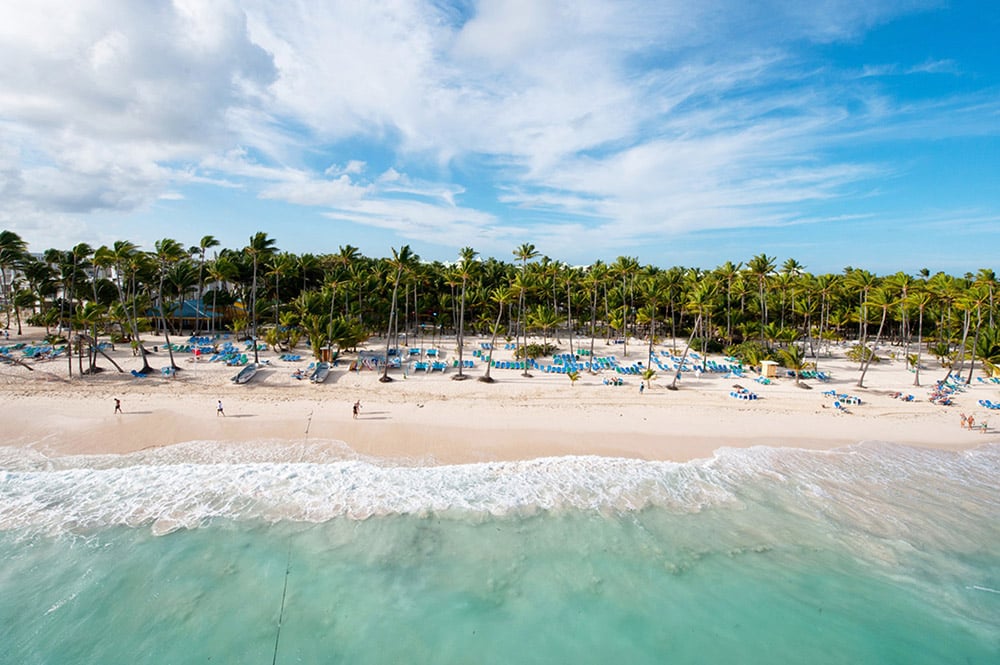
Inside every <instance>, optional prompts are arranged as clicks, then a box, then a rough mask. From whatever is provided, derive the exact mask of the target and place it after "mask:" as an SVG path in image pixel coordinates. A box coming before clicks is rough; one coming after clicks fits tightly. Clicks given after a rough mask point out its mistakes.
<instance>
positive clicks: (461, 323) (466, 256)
mask: <svg viewBox="0 0 1000 665" xmlns="http://www.w3.org/2000/svg"><path fill="white" fill-rule="evenodd" d="M477 254H478V252H476V250H474V249H472V248H471V247H463V248H462V249H461V250H459V252H458V271H459V277H461V278H462V296H461V305H460V307H459V311H458V374H455V375H454V376H452V377H451V378H452V379H454V380H456V381H462V380H464V379H465V378H466V377H465V374H464V373H463V371H462V369H463V358H462V352H463V351H464V349H465V288H466V285H467V283H468V281H469V277H470V276H471V270H472V261H473V260H474V259H475V258H476V255H477Z"/></svg>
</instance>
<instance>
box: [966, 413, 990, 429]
mask: <svg viewBox="0 0 1000 665" xmlns="http://www.w3.org/2000/svg"><path fill="white" fill-rule="evenodd" d="M961 415H962V428H963V429H976V417H975V416H967V415H965V414H964V413H963V414H961ZM978 429H979V430H980V431H981V432H983V433H985V432H986V430H987V429H989V426H988V425H987V424H986V423H980V424H979V426H978Z"/></svg>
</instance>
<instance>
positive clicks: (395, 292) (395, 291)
mask: <svg viewBox="0 0 1000 665" xmlns="http://www.w3.org/2000/svg"><path fill="white" fill-rule="evenodd" d="M402 274H403V269H402V268H399V269H398V270H397V271H396V280H395V282H393V284H392V308H391V309H390V310H389V328H388V329H387V330H386V333H385V366H384V367H383V368H382V376H381V378H379V381H381V382H382V383H389V382H390V381H392V377H390V376H389V347H390V345H391V344H392V324H393V323H394V322H395V319H396V304H397V301H396V298H397V297H398V296H399V279H400V277H401V276H402Z"/></svg>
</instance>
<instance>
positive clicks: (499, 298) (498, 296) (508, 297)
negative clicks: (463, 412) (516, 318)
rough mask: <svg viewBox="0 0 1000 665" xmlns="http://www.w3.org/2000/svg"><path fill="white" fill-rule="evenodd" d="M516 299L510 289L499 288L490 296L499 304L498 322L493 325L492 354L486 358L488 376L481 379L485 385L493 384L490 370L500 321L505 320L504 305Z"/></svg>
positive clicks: (485, 375)
mask: <svg viewBox="0 0 1000 665" xmlns="http://www.w3.org/2000/svg"><path fill="white" fill-rule="evenodd" d="M513 299H514V293H513V291H511V290H510V289H508V288H504V287H499V286H498V287H497V288H495V289H493V292H492V293H491V294H490V300H491V301H493V302H495V303H496V304H497V320H496V321H495V322H494V323H493V331H492V332H493V338H492V339H491V340H490V349H489V350H490V352H489V353H488V354H487V356H486V374H484V375H483V376H481V377H479V380H480V381H482V382H483V383H493V377H491V376H490V368H491V367H492V366H493V349H494V347H496V345H497V334H498V333H499V332H500V320H501V318H503V307H504V305H508V304H510V302H511V301H512V300H513Z"/></svg>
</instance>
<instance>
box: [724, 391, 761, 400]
mask: <svg viewBox="0 0 1000 665" xmlns="http://www.w3.org/2000/svg"><path fill="white" fill-rule="evenodd" d="M729 396H730V397H732V398H734V399H745V400H754V399H759V398H758V397H757V393H752V392H750V391H749V390H747V389H746V388H738V389H736V390H732V391H730V392H729Z"/></svg>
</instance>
